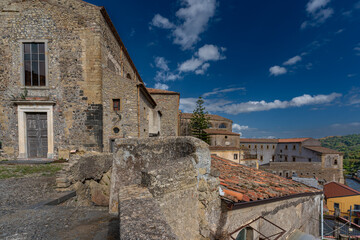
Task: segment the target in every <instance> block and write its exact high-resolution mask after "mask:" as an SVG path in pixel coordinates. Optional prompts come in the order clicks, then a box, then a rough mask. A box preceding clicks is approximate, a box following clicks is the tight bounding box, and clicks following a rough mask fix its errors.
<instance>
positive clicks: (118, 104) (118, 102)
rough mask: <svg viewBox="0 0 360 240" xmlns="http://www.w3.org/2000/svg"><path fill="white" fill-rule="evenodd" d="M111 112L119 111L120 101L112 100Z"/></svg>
mask: <svg viewBox="0 0 360 240" xmlns="http://www.w3.org/2000/svg"><path fill="white" fill-rule="evenodd" d="M113 110H114V111H115V112H117V111H120V99H113Z"/></svg>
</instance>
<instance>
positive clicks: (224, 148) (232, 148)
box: [209, 146, 240, 151]
mask: <svg viewBox="0 0 360 240" xmlns="http://www.w3.org/2000/svg"><path fill="white" fill-rule="evenodd" d="M209 149H210V150H214V151H216V150H219V151H230V150H232V151H240V148H239V147H222V146H209Z"/></svg>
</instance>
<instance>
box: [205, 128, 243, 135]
mask: <svg viewBox="0 0 360 240" xmlns="http://www.w3.org/2000/svg"><path fill="white" fill-rule="evenodd" d="M204 131H205V132H206V133H207V134H209V135H235V136H240V134H239V133H234V132H230V131H228V130H220V129H211V128H209V129H205V130H204Z"/></svg>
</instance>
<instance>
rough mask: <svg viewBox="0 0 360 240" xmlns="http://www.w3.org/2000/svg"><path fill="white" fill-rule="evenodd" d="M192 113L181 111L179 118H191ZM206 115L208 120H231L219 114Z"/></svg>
mask: <svg viewBox="0 0 360 240" xmlns="http://www.w3.org/2000/svg"><path fill="white" fill-rule="evenodd" d="M192 115H193V114H192V113H181V118H183V119H190V118H192ZM205 116H206V117H208V118H209V119H210V120H218V121H227V122H232V121H231V120H230V119H228V118H224V117H222V116H219V115H213V114H206V115H205Z"/></svg>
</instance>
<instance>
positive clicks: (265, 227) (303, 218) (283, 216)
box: [221, 195, 321, 239]
mask: <svg viewBox="0 0 360 240" xmlns="http://www.w3.org/2000/svg"><path fill="white" fill-rule="evenodd" d="M320 203H321V195H313V196H306V197H298V198H291V199H287V200H282V201H278V202H272V203H267V204H261V205H258V206H253V207H246V208H242V209H238V210H229V211H227V212H226V213H223V216H222V220H221V222H222V223H223V224H224V225H223V232H222V235H223V236H226V234H229V233H232V232H234V231H235V230H237V229H238V228H240V227H241V226H243V225H245V224H247V223H249V222H251V221H252V220H255V219H256V218H258V217H259V216H262V217H264V218H265V219H267V220H269V221H271V222H273V223H274V224H276V225H277V226H279V227H281V228H283V229H284V230H285V231H286V233H285V234H284V235H283V236H282V238H281V239H286V238H287V237H288V236H289V235H290V234H291V233H292V232H293V231H294V230H295V229H299V230H300V231H303V232H305V233H309V234H312V235H314V236H319V216H320ZM251 226H253V227H255V228H256V229H257V230H260V232H262V233H265V234H267V236H270V235H271V234H275V233H277V232H280V230H277V231H276V228H274V227H272V225H270V224H268V223H266V222H262V223H261V224H259V225H251ZM223 239H226V237H223Z"/></svg>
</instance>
